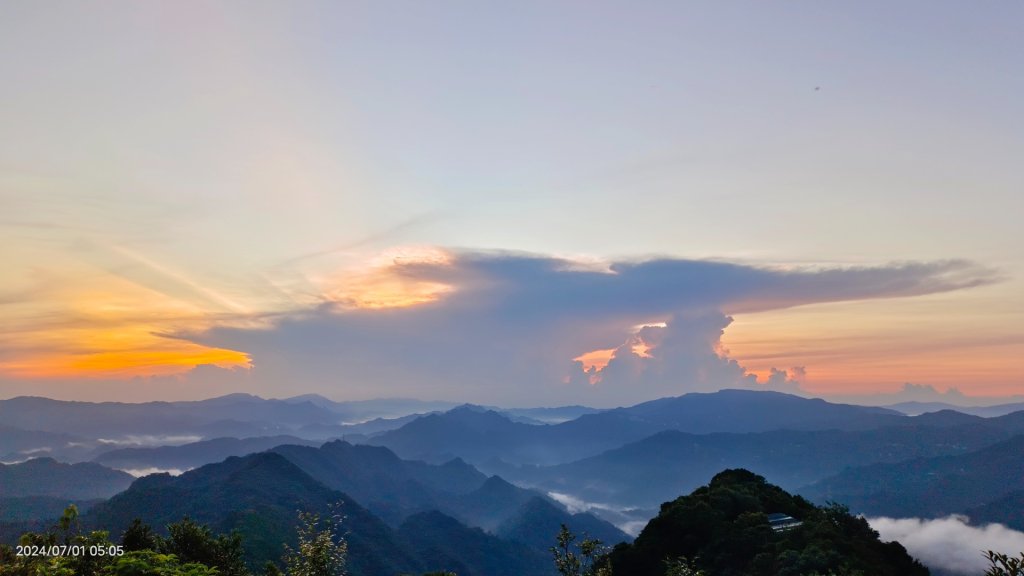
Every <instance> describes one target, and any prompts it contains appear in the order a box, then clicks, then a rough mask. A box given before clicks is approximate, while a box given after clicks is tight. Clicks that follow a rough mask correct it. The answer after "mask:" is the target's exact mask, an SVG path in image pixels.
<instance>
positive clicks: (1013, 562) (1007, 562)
mask: <svg viewBox="0 0 1024 576" xmlns="http://www.w3.org/2000/svg"><path fill="white" fill-rule="evenodd" d="M985 557H986V558H988V561H989V563H990V564H991V566H990V567H989V569H988V570H986V571H985V576H1024V552H1021V554H1020V558H1014V557H1012V556H1008V555H1006V554H1001V553H999V552H993V551H992V550H989V551H988V552H986V553H985Z"/></svg>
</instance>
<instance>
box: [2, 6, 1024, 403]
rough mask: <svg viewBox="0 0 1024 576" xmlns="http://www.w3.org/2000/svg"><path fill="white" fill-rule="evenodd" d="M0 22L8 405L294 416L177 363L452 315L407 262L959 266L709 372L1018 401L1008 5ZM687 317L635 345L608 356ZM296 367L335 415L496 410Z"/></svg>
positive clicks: (743, 327) (231, 360)
mask: <svg viewBox="0 0 1024 576" xmlns="http://www.w3.org/2000/svg"><path fill="white" fill-rule="evenodd" d="M2 11H3V13H4V17H3V18H0V77H2V78H3V79H4V86H5V96H4V106H3V107H2V109H0V125H2V126H3V127H4V128H3V137H2V138H0V206H2V210H0V240H3V242H2V247H0V258H2V261H3V262H4V263H5V268H6V269H7V271H6V273H5V274H4V275H3V277H2V278H0V320H2V321H3V323H4V324H6V325H8V326H11V327H12V329H10V330H9V331H8V332H7V336H2V337H0V378H2V381H0V394H5V393H6V394H7V395H12V394H16V393H26V392H33V391H35V392H38V393H47V394H51V395H64V396H68V397H100V396H103V397H106V396H111V395H115V396H116V395H119V394H120V395H129V396H132V397H135V398H143V397H149V396H150V395H152V396H154V397H155V396H162V397H163V396H169V395H170V396H173V395H174V394H176V393H179V392H180V393H182V394H193V395H195V394H202V393H203V391H205V390H207V388H203V387H201V386H197V387H193V388H189V387H187V386H186V387H183V388H174V387H170V388H168V387H167V386H165V385H164V384H163V383H162V382H163V381H162V380H159V379H152V378H150V379H147V378H148V377H151V376H159V377H169V376H170V375H173V374H176V373H181V374H186V375H185V376H181V378H186V379H187V378H188V376H187V370H189V369H190V368H191V367H192V366H196V365H202V364H213V363H216V364H219V365H222V366H232V365H236V366H237V365H246V366H251V368H250V370H249V372H247V374H248V376H247V378H248V380H246V382H248V383H245V384H239V383H237V382H235V383H231V384H227V383H221V384H217V385H216V386H213V385H211V386H212V387H211V388H209V390H216V391H221V390H228V389H235V388H239V387H242V388H245V387H255V389H257V391H259V392H261V393H264V394H270V395H280V394H283V393H285V392H287V390H285V389H283V388H277V387H275V384H274V383H273V382H269V381H263V380H261V377H260V375H259V367H260V365H261V361H260V360H261V359H260V357H259V356H258V355H257V352H256V350H255V348H254V349H251V350H246V349H240V348H239V347H237V346H236V347H234V348H231V347H230V346H228V343H227V342H225V343H220V342H216V343H214V342H212V341H210V340H209V339H206V338H199V337H198V336H196V337H195V340H194V341H189V340H183V339H181V338H180V335H182V334H191V335H198V334H207V333H208V334H222V333H225V332H226V331H228V330H251V331H263V332H261V333H267V331H271V332H272V331H274V330H276V329H279V328H280V327H281V326H282V325H283V324H282V323H284V322H287V321H288V320H287V319H289V318H293V317H306V316H307V315H308V314H310V311H311V310H322V309H323V308H322V306H323V305H324V304H325V303H326V304H329V305H333V304H337V301H338V300H339V299H341V300H344V302H348V303H349V304H351V303H352V302H363V303H364V304H365V303H366V302H376V303H377V304H380V303H381V302H387V303H390V304H386V306H384V308H387V307H388V306H394V305H397V304H398V303H401V304H402V305H403V306H407V305H414V306H415V305H418V304H423V303H429V302H436V301H439V300H438V299H440V300H444V299H445V298H452V297H454V296H452V294H456V295H457V294H459V293H460V289H462V290H463V291H465V289H466V288H465V286H461V285H459V284H457V283H456V284H450V285H446V287H438V286H434V287H433V288H432V287H431V286H422V285H417V286H410V285H409V283H408V282H404V281H396V280H395V278H394V273H395V269H394V265H393V264H394V262H395V261H396V258H397V259H399V260H402V259H404V260H403V261H409V260H413V261H420V260H423V259H426V261H428V262H435V261H437V260H438V259H439V258H440V259H441V260H444V261H456V262H459V261H462V260H460V258H465V257H466V256H465V255H474V254H475V255H479V254H491V255H493V254H496V253H500V254H506V255H507V254H519V255H522V254H530V255H532V256H533V257H537V258H542V259H544V258H551V259H556V260H569V261H572V262H575V263H577V265H578V266H583V267H587V266H590V267H594V268H602V267H605V268H607V267H608V266H610V265H612V264H613V263H624V262H638V261H643V260H647V259H652V258H663V259H674V260H680V261H692V260H712V261H716V262H730V263H733V264H737V265H742V266H746V267H750V268H752V269H759V270H798V271H803V272H807V273H811V272H815V271H818V272H820V271H821V270H835V269H841V268H844V267H845V268H849V267H868V268H871V269H900V267H901V266H904V263H907V262H922V263H928V264H927V265H935V266H941V265H942V264H941V263H942V262H946V261H949V260H959V261H965V262H969V263H970V266H972V267H973V268H971V269H972V270H975V271H978V274H979V276H978V277H979V278H980V277H984V278H985V281H984V282H979V283H977V285H971V286H970V287H964V288H961V289H958V290H952V291H950V290H946V289H943V288H941V287H939V286H936V287H934V289H931V290H924V291H923V292H922V293H921V294H918V295H916V296H915V297H912V298H911V297H900V298H893V297H885V298H878V297H871V298H870V299H867V300H864V299H858V298H851V299H849V300H846V301H844V302H835V301H834V300H836V299H835V298H833V297H827V298H812V299H810V300H809V301H801V302H798V303H796V305H797V306H796V307H795V308H794V307H791V306H785V307H777V308H772V309H763V310H756V311H750V310H742V309H737V310H730V309H727V308H728V307H727V306H726V307H723V306H722V305H721V304H722V303H721V302H719V303H717V304H716V306H715V307H712V308H713V310H712V312H714V313H718V314H722V315H729V316H731V317H732V321H731V322H730V323H728V324H727V327H725V328H724V333H723V334H722V336H721V341H714V342H710V343H705V345H708V346H711V348H709V350H712V351H713V353H714V354H715V355H717V356H719V357H721V358H725V359H727V360H732V361H735V362H737V363H738V364H739V365H740V366H741V368H742V370H747V371H749V373H751V374H754V375H756V376H758V377H760V378H761V380H762V382H763V381H765V380H766V379H767V378H768V376H769V375H770V374H771V368H777V369H782V370H790V371H791V372H792V368H794V367H800V368H801V369H802V370H804V371H805V372H806V378H805V381H803V382H802V383H801V385H803V386H804V387H805V389H808V390H810V391H814V392H817V393H826V392H857V391H861V392H883V391H891V390H895V389H898V388H899V386H901V385H902V384H903V383H904V382H915V383H920V384H933V385H935V386H937V387H938V388H940V389H945V388H947V387H949V386H956V387H958V388H960V389H961V390H964V391H966V392H968V393H975V394H986V395H993V394H1003V395H1005V394H1015V393H1021V392H1024V388H1022V387H1024V372H1021V368H1020V366H1019V362H1017V361H1016V359H1017V358H1020V357H1021V356H1022V355H1024V335H1022V332H1021V329H1020V326H1021V325H1022V324H1021V322H1022V320H1024V298H1022V297H1021V296H1020V295H1021V294H1024V284H1022V282H1021V281H1020V279H1019V278H1020V276H1021V273H1022V272H1024V256H1022V255H1021V251H1020V245H1021V238H1022V235H1021V233H1020V226H1019V224H1018V222H1017V220H1018V218H1019V215H1020V214H1021V213H1022V212H1024V200H1022V198H1024V194H1022V193H1021V192H1022V184H1024V176H1022V173H1021V171H1020V169H1019V162H1018V159H1019V158H1020V157H1022V152H1024V136H1022V135H1024V125H1022V124H1024V113H1022V112H1024V110H1022V104H1021V98H1020V94H1021V92H1022V88H1024V86H1022V84H1024V74H1021V72H1022V71H1021V64H1020V58H1019V54H1020V53H1021V49H1022V48H1024V46H1022V43H1024V41H1022V40H1021V35H1020V34H1019V26H1018V23H1019V22H1020V20H1021V17H1022V16H1024V13H1022V12H1024V7H1021V6H1020V5H1019V4H1016V3H1010V2H1006V3H990V4H986V5H984V6H983V7H979V6H976V5H972V6H968V5H965V4H963V3H956V2H907V3H900V4H899V5H891V4H889V3H882V2H858V3H852V2H851V3H838V2H826V3H822V2H793V3H786V4H768V3H754V2H715V3H703V4H697V3H686V4H684V3H677V2H664V3H659V2H648V3H642V4H639V5H637V4H631V5H626V4H623V3H605V2H588V3H581V2H518V3H512V4H508V3H480V2H437V3H414V2H407V3H401V2H372V3H371V2H365V3H357V2H338V3H327V2H307V3H271V2H245V3H242V2H224V3H217V4H205V5H204V4H182V3H173V2H154V3H146V4H138V3H130V2H94V3H79V4H57V3H47V2H33V3H22V4H8V5H6V6H4V7H3V8H2ZM438 254H442V255H443V256H438ZM453 254H454V255H456V256H452V255H453ZM506 262H507V260H506ZM709 281H710V280H709ZM441 288H445V289H444V290H442V289H441ZM410 290H411V291H412V292H414V294H411V295H410V294H409V291H410ZM855 292H856V290H855ZM356 293H358V295H357V296H354V295H355V294H356ZM371 293H372V294H371ZM631 297H633V298H637V299H643V298H645V293H644V292H640V293H636V294H633V295H632V296H631ZM542 301H546V300H545V299H543V298H541V299H539V300H538V302H542ZM410 303H412V304H410ZM417 303H418V304H417ZM329 307H330V306H329ZM674 307H675V310H672V312H671V313H675V312H687V311H690V309H691V308H692V307H693V304H692V302H690V301H688V300H687V299H686V298H683V297H680V298H679V299H678V301H677V302H676V304H675V305H674ZM380 313H385V312H380ZM671 313H670V312H669V311H663V313H662V314H661V316H659V317H656V318H633V317H630V318H623V319H621V323H620V324H619V325H617V326H616V332H615V333H616V334H617V336H616V338H618V336H622V334H623V333H624V332H623V331H625V333H628V332H629V330H635V329H636V325H638V324H641V323H644V322H654V323H658V322H665V321H668V320H669V317H670V316H671ZM332 314H335V315H337V312H334V313H332ZM332 318H333V317H332ZM283 319H284V320H283ZM490 321H494V320H493V319H491V320H490ZM494 328H495V331H496V332H500V331H501V326H498V325H495V327H494ZM538 330H547V328H538ZM253 333H254V334H255V332H253ZM169 335H175V336H176V337H175V338H170V337H168V336H169ZM536 336H537V337H538V338H540V337H541V335H536ZM547 336H550V334H547V335H545V336H544V337H547ZM242 341H245V342H249V341H250V340H249V339H242ZM232 342H234V340H232ZM623 343H624V341H623V340H622V339H621V338H618V340H609V341H607V342H603V343H600V344H599V345H595V350H613V349H616V348H619V347H620V346H622V345H623ZM395 345H396V346H397V342H396V343H395ZM446 353H448V354H451V358H450V359H449V361H450V362H457V361H458V360H459V358H460V357H459V350H458V349H453V350H449V351H447V352H446ZM263 354H266V352H263ZM265 357H266V356H265ZM328 358H330V356H328ZM563 360H564V361H565V362H566V363H567V364H572V361H573V358H572V357H569V358H564V359H563ZM387 362H389V363H397V364H402V363H403V362H404V360H403V359H402V358H401V357H400V355H393V356H391V357H390V358H389V359H388V361H387ZM264 364H266V362H264ZM289 365H291V366H293V368H292V369H293V370H295V372H294V375H295V380H297V381H300V382H304V381H306V380H309V383H308V384H306V385H304V386H305V387H308V388H310V389H315V390H317V391H320V392H324V393H327V394H328V395H331V396H334V397H346V396H347V395H359V396H365V395H367V394H370V393H373V392H377V393H379V394H380V395H390V394H406V395H407V394H411V393H416V394H415V395H419V396H432V397H459V398H461V397H467V396H469V397H473V398H474V399H475V400H481V401H486V400H487V399H488V398H491V397H495V398H496V397H497V396H496V395H495V396H492V393H491V392H490V389H489V388H482V389H480V390H479V391H478V393H474V392H472V391H467V390H466V389H464V388H450V389H447V388H445V387H444V386H443V385H441V384H437V385H436V386H431V387H428V388H426V389H425V390H424V389H417V388H415V387H414V386H412V385H407V384H400V383H397V382H393V381H388V380H386V379H384V378H381V379H380V381H374V379H373V378H372V377H371V376H369V375H367V374H365V373H362V372H360V376H359V379H360V383H359V384H358V385H355V384H337V383H325V382H322V381H319V380H317V381H315V382H314V381H313V380H315V378H314V375H313V374H306V373H305V372H304V371H303V370H304V368H303V367H302V366H301V365H299V366H295V365H294V363H290V364H289ZM420 368H422V367H417V369H420ZM410 369H412V367H411V366H410ZM307 377H308V378H307ZM131 378H135V379H134V380H133V379H131ZM552 378H553V379H555V380H557V378H554V377H552ZM253 380H255V381H256V382H258V383H253ZM218 386H219V387H218ZM545 386H547V387H548V388H551V389H558V388H557V386H558V384H557V383H556V382H542V383H537V389H536V390H535V391H534V392H531V394H533V396H531V397H535V398H538V399H544V398H545V394H544V392H543V391H544V390H546V389H548V388H545ZM690 388H692V386H691V385H690V384H688V383H687V382H682V381H680V383H679V385H678V391H679V392H683V391H686V390H688V389H690ZM672 389H673V390H675V388H672ZM100 390H102V392H100ZM558 390H560V389H558ZM663 392H664V390H661V389H658V393H659V394H661V393H663ZM589 393H590V392H588V391H586V390H583V391H581V392H579V395H580V397H581V398H582V399H585V398H586V397H587V394H589ZM632 393H633V392H629V393H627V392H622V393H621V394H618V395H613V396H614V397H616V398H620V397H621V398H627V397H630V394H632ZM653 393H654V390H650V391H644V390H640V391H637V392H636V394H637V395H638V399H644V398H640V397H642V396H645V395H650V394H653ZM554 397H555V395H552V396H551V398H552V399H553V398H554ZM610 397H612V396H609V398H610ZM507 400H508V401H514V400H516V398H514V397H509V398H507ZM523 400H526V398H523Z"/></svg>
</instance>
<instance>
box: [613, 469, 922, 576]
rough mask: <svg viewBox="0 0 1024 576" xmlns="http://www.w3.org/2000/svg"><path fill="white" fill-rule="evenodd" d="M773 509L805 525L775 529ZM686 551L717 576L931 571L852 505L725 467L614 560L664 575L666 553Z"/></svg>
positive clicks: (918, 575) (638, 572)
mask: <svg viewBox="0 0 1024 576" xmlns="http://www.w3.org/2000/svg"><path fill="white" fill-rule="evenodd" d="M774 512H778V513H783V514H786V515H789V516H792V517H793V518H795V519H797V520H799V521H801V522H802V524H801V525H799V526H797V527H794V528H791V529H787V530H783V531H779V532H776V531H774V530H772V527H771V526H770V524H769V523H768V517H767V515H768V514H770V513H774ZM679 557H685V558H689V559H693V563H692V565H691V566H688V568H691V569H699V570H702V571H704V572H705V573H707V574H711V575H714V576H807V575H810V574H842V575H844V576H856V575H858V574H863V575H868V574H870V575H872V576H923V575H926V574H928V570H927V569H926V568H925V567H924V566H922V565H921V564H920V563H918V562H916V561H915V560H913V559H912V558H911V557H910V556H909V555H908V554H907V553H906V550H905V549H904V548H903V547H902V546H901V545H900V544H898V543H894V542H890V543H883V542H881V541H879V540H878V534H877V533H876V532H874V531H873V530H872V529H871V527H870V526H869V525H868V523H867V521H865V520H864V519H863V518H858V517H855V516H852V515H850V513H849V510H847V509H846V508H845V507H843V506H840V505H830V506H827V507H817V506H814V505H813V504H811V503H810V502H807V501H806V500H804V499H803V498H801V497H799V496H792V495H790V494H788V493H786V492H785V491H784V490H782V489H781V488H779V487H777V486H773V485H771V484H769V483H767V482H766V481H765V479H764V478H763V477H761V476H758V475H756V474H754V473H752V472H749V471H747V470H726V471H724V472H722V473H719V474H718V475H716V476H715V477H714V478H713V479H712V480H711V483H710V484H708V485H707V486H703V487H701V488H698V489H697V490H695V491H694V492H693V493H692V494H690V495H689V496H683V497H680V498H677V499H676V500H674V501H672V502H667V503H665V504H663V505H662V507H661V511H660V513H659V514H658V516H657V517H655V518H654V519H653V520H651V522H650V523H649V524H648V525H647V527H646V528H645V529H644V531H643V532H642V533H641V534H640V536H639V537H638V538H637V539H636V540H635V541H634V542H633V543H632V544H624V545H619V546H616V547H615V549H614V550H613V551H612V554H611V562H612V567H613V568H614V569H615V572H616V573H620V574H629V575H630V576H662V575H663V574H664V573H665V569H666V566H665V561H666V559H669V560H670V561H671V559H676V558H679ZM680 569H681V568H680ZM684 573H685V572H684Z"/></svg>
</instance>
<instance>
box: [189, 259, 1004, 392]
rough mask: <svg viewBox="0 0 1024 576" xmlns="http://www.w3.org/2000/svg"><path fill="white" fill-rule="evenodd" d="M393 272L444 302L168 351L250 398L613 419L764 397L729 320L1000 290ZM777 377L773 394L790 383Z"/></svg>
mask: <svg viewBox="0 0 1024 576" xmlns="http://www.w3.org/2000/svg"><path fill="white" fill-rule="evenodd" d="M387 274H390V275H393V277H394V278H395V279H397V280H400V281H402V282H408V283H410V284H417V283H418V284H423V283H431V284H441V285H445V286H447V287H448V288H449V289H448V290H446V291H441V292H439V293H438V294H439V295H438V296H437V297H436V298H435V299H433V300H431V301H428V302H425V303H420V304H417V305H412V306H403V307H374V308H365V307H358V306H352V305H351V304H350V303H346V302H339V301H327V302H325V303H323V304H322V305H320V306H317V307H314V308H311V309H306V310H301V311H296V312H293V313H290V314H286V315H283V316H280V317H279V318H278V319H277V320H276V321H274V322H273V323H272V324H271V325H270V326H265V327H260V328H252V327H248V328H238V327H226V326H221V327H214V328H211V329H208V330H205V331H203V332H197V333H180V334H175V335H174V337H178V338H184V339H187V340H190V341H193V342H197V343H199V344H203V345H206V346H212V347H218V348H225V349H231V350H240V351H244V352H246V353H248V354H249V355H250V357H251V358H252V361H253V368H252V374H251V376H252V377H253V378H254V379H256V380H257V382H259V383H260V385H259V388H261V389H264V390H267V389H276V390H277V391H279V392H280V393H282V394H286V393H287V390H288V388H290V387H291V386H295V387H296V388H295V389H298V390H309V389H313V390H318V391H321V392H326V393H329V394H331V395H334V396H344V397H371V396H373V397H382V396H394V395H414V396H419V397H428V396H429V397H434V398H448V399H460V400H466V401H475V402H490V403H505V404H529V405H543V404H556V403H564V402H586V403H589V404H593V405H615V404H623V403H634V402H637V401H641V400H645V399H650V398H655V397H661V396H667V395H678V394H682V393H685V392H689V391H695V390H702V391H703V390H716V389H721V388H727V387H738V386H743V387H749V386H753V385H758V384H757V383H756V382H755V379H754V377H753V376H751V375H749V374H748V373H747V372H746V370H744V369H743V367H742V366H741V365H740V364H738V363H737V362H736V361H735V360H732V359H730V358H728V357H727V356H726V354H725V352H724V351H723V350H722V349H721V346H720V337H721V335H722V333H723V330H724V329H725V328H726V326H728V324H729V322H730V321H731V318H730V316H729V315H730V314H739V313H746V312H754V311H763V310H770V309H778V308H785V307H791V306H798V305H803V304H811V303H820V302H833V301H844V300H863V299H872V298H895V297H909V296H918V295H923V294H931V293H937V292H944V291H951V290H958V289H963V288H969V287H972V286H978V285H982V284H987V283H991V282H994V281H996V280H997V279H998V278H997V275H996V273H995V272H994V271H992V270H990V269H987V268H984V267H981V266H979V265H976V264H974V263H971V262H967V261H940V262H925V263H920V262H913V263H896V264H890V265H884V266H872V267H803V268H778V267H761V266H751V265H744V264H737V263H728V262H719V261H705V260H680V259H653V260H646V261H632V262H614V263H611V264H609V265H607V266H593V265H581V264H580V263H578V262H574V261H570V260H565V259H559V258H553V257H545V256H536V255H523V254H507V253H481V252H455V253H451V254H450V257H449V258H445V259H433V260H431V261H429V262H401V261H396V262H395V263H394V264H393V265H392V266H390V267H388V268H387ZM346 304H348V305H346ZM594 350H614V352H612V353H611V354H610V361H609V362H608V363H607V365H606V366H604V367H603V369H598V368H597V367H594V366H591V367H589V370H588V368H587V367H586V366H584V363H583V362H580V361H577V360H574V359H575V358H578V357H580V356H581V355H583V354H585V353H588V352H591V351H594ZM778 375H781V376H783V377H781V378H773V383H778V382H779V381H784V380H786V378H785V377H784V376H785V375H784V374H782V373H778V374H777V376H778Z"/></svg>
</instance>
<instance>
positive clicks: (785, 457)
mask: <svg viewBox="0 0 1024 576" xmlns="http://www.w3.org/2000/svg"><path fill="white" fill-rule="evenodd" d="M909 420H914V421H916V420H917V419H916V418H914V419H909ZM1007 437H1008V434H1007V433H1006V432H1004V431H1002V430H1000V429H998V428H997V427H995V426H988V425H984V424H980V425H968V426H945V425H943V426H939V425H933V426H932V425H928V423H927V422H916V423H915V425H904V426H892V427H886V428H879V429H875V430H862V431H841V430H814V431H793V430H778V431H772V432H761V433H748V434H721V433H718V434H688V433H685V432H679V431H676V430H668V431H665V432H660V433H658V434H655V435H654V436H650V437H648V438H645V439H643V440H640V441H638V442H633V443H630V444H626V445H625V446H622V447H619V448H615V449H613V450H609V451H607V452H604V453H602V454H599V455H597V456H591V457H590V458H584V459H581V460H578V461H576V462H570V463H567V464H560V465H556V466H550V467H524V468H508V469H506V471H505V474H507V475H509V477H510V478H511V479H512V480H515V481H519V482H523V483H527V484H530V485H535V486H538V487H541V488H544V489H546V490H551V491H556V492H565V493H570V494H573V495H574V496H577V497H579V498H582V499H584V500H589V501H598V502H607V503H613V504H618V505H622V506H645V507H646V506H657V505H658V504H660V503H661V502H664V501H665V500H667V499H669V498H671V497H672V495H673V494H679V493H680V492H686V491H689V490H693V489H694V488H696V487H697V486H700V485H701V482H702V479H706V478H707V477H708V476H711V475H713V474H714V473H715V472H716V471H718V470H722V469H723V468H735V467H742V468H747V469H750V470H755V471H757V472H758V473H760V474H762V475H764V476H766V477H767V478H769V479H770V480H771V481H772V482H773V483H776V484H778V485H780V486H783V487H785V488H787V489H790V490H795V489H797V488H799V487H802V486H804V485H806V484H809V483H811V482H814V481H816V480H820V479H822V478H825V477H827V476H831V475H833V474H837V473H839V472H841V471H842V470H843V469H845V468H848V467H851V466H861V465H865V464H870V463H875V462H900V461H903V460H907V459H911V458H919V457H931V456H940V455H949V454H963V453H966V452H968V451H970V450H976V449H979V448H982V447H985V446H988V445H991V444H995V443H997V442H1000V441H1002V440H1005V439H1006V438H1007Z"/></svg>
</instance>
